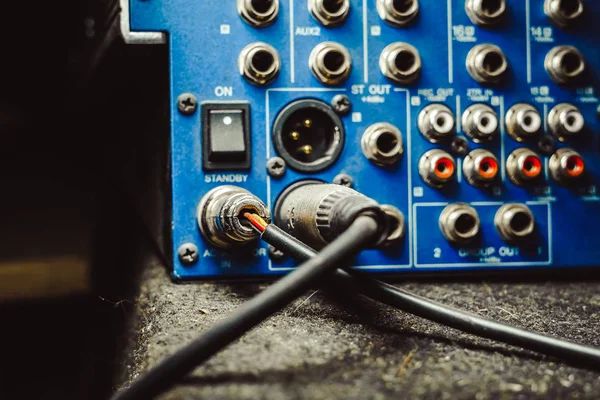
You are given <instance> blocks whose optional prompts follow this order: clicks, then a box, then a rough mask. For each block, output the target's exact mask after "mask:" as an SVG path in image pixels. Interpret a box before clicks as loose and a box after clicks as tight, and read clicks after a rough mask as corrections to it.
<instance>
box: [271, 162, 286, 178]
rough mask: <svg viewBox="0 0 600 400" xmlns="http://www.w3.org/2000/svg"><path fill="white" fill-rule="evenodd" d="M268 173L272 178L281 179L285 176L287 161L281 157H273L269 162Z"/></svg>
mask: <svg viewBox="0 0 600 400" xmlns="http://www.w3.org/2000/svg"><path fill="white" fill-rule="evenodd" d="M267 173H268V174H269V176H270V177H271V178H281V177H282V176H283V175H284V174H285V161H284V160H283V158H281V157H271V158H270V159H269V161H267Z"/></svg>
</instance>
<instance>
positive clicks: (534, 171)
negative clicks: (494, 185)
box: [506, 148, 543, 186]
mask: <svg viewBox="0 0 600 400" xmlns="http://www.w3.org/2000/svg"><path fill="white" fill-rule="evenodd" d="M542 171H543V164H542V159H541V158H540V157H539V156H538V155H537V154H536V153H534V152H533V151H531V150H529V149H526V148H522V149H517V150H515V151H513V152H512V153H511V154H510V155H509V156H508V159H507V160H506V172H507V173H508V178H509V179H510V180H511V182H512V183H514V184H515V185H517V186H526V185H529V184H531V183H533V182H535V181H537V180H539V179H540V177H541V176H542Z"/></svg>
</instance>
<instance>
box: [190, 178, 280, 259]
mask: <svg viewBox="0 0 600 400" xmlns="http://www.w3.org/2000/svg"><path fill="white" fill-rule="evenodd" d="M247 212H251V213H254V214H256V215H258V216H260V218H261V219H263V220H265V221H268V222H270V221H271V213H270V212H269V209H268V208H267V206H266V205H265V203H263V202H262V201H261V200H260V199H259V198H258V197H256V196H255V195H253V194H252V193H250V192H249V191H247V190H246V189H242V188H240V187H237V186H231V185H224V186H219V187H216V188H214V189H212V190H211V191H210V192H208V193H207V194H206V195H204V197H202V200H200V203H199V204H198V209H197V212H196V214H197V220H198V227H199V228H200V233H201V234H202V236H203V237H204V239H206V241H208V242H209V243H210V244H212V245H213V246H215V247H218V248H221V249H229V248H232V247H238V246H243V245H245V244H247V243H249V242H252V241H254V240H256V239H257V238H258V234H257V233H256V231H255V230H254V229H252V227H251V226H250V225H249V224H248V222H247V220H246V218H244V217H243V214H244V213H247Z"/></svg>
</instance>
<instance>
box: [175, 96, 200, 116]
mask: <svg viewBox="0 0 600 400" xmlns="http://www.w3.org/2000/svg"><path fill="white" fill-rule="evenodd" d="M197 108H198V100H196V96H194V95H193V94H191V93H182V94H180V95H179V96H178V97H177V109H178V110H179V112H180V113H182V114H183V115H192V114H193V113H195V112H196V109H197Z"/></svg>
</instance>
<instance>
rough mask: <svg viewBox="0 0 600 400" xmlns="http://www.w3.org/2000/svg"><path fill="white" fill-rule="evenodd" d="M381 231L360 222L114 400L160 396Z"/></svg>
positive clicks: (370, 222)
mask: <svg viewBox="0 0 600 400" xmlns="http://www.w3.org/2000/svg"><path fill="white" fill-rule="evenodd" d="M378 229H379V227H378V224H377V222H376V221H375V220H374V219H372V218H371V217H368V216H359V217H358V218H357V219H356V220H355V221H354V222H353V223H352V225H350V227H349V228H348V229H347V230H346V231H345V232H344V233H342V234H341V235H340V236H338V238H337V239H335V240H334V241H333V242H332V243H331V244H330V245H328V246H327V247H325V248H324V249H323V250H322V251H321V252H320V253H318V254H316V253H314V256H313V257H310V258H309V259H307V260H306V261H305V262H304V263H303V264H302V265H301V266H300V267H298V268H296V269H295V270H294V271H292V272H291V273H289V274H288V275H286V276H284V277H283V278H281V279H280V280H279V281H277V282H275V283H274V284H273V285H271V286H270V287H269V288H267V289H266V290H265V291H263V292H261V293H259V294H258V295H256V296H255V297H253V298H252V299H250V300H249V301H247V302H245V303H244V304H242V305H241V306H240V307H239V308H238V309H237V310H236V311H234V312H233V313H232V314H230V315H229V316H227V317H225V318H224V319H223V320H221V321H219V322H217V323H216V324H215V325H214V326H212V327H211V328H209V329H208V330H207V331H205V332H204V333H202V334H201V335H200V336H199V337H198V338H197V339H195V340H194V341H192V342H191V343H190V344H188V345H187V346H185V347H184V348H183V349H181V350H179V351H178V352H176V353H175V354H173V355H172V356H169V357H167V358H166V359H164V360H163V361H161V362H160V363H159V364H158V365H157V366H156V367H154V368H153V369H151V370H150V371H148V372H147V373H146V374H145V375H143V376H142V377H140V378H138V379H137V380H136V381H135V382H133V384H132V385H131V386H129V387H128V388H126V389H124V390H122V391H120V392H119V393H116V394H115V395H114V396H113V398H112V399H113V400H126V399H144V400H145V399H150V398H153V397H155V396H157V395H159V394H160V393H162V392H163V391H165V390H166V389H168V388H169V387H170V386H172V385H173V384H174V383H176V382H177V381H178V380H179V379H181V378H183V377H184V376H185V375H187V374H188V373H190V372H191V371H192V370H193V369H194V368H195V367H197V366H198V365H200V364H201V363H203V362H204V361H206V360H208V359H209V358H210V357H212V356H213V355H215V354H216V353H218V352H219V351H220V350H222V349H223V348H225V347H226V346H227V345H229V344H230V343H232V342H234V341H235V340H237V339H238V338H240V337H241V336H242V335H243V334H244V333H246V332H247V331H249V330H250V329H252V328H253V327H254V326H256V325H258V324H259V323H260V322H262V321H264V320H265V319H266V318H268V317H269V316H271V315H272V314H274V313H276V312H277V311H279V310H281V309H282V308H284V307H285V306H286V305H288V304H289V303H290V302H292V301H293V300H295V299H296V298H298V297H299V296H301V295H302V293H304V292H305V291H306V290H307V289H309V287H310V286H311V285H313V284H314V283H315V282H316V281H318V280H319V279H320V278H322V277H323V276H324V275H325V274H327V273H330V272H332V271H333V270H334V269H335V268H337V266H338V265H339V263H340V262H341V261H342V260H344V259H346V258H347V257H349V256H350V255H353V254H354V253H356V252H357V251H360V250H362V249H363V248H365V247H367V246H369V245H371V244H372V242H373V240H374V236H375V234H376V233H377V232H378Z"/></svg>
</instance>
